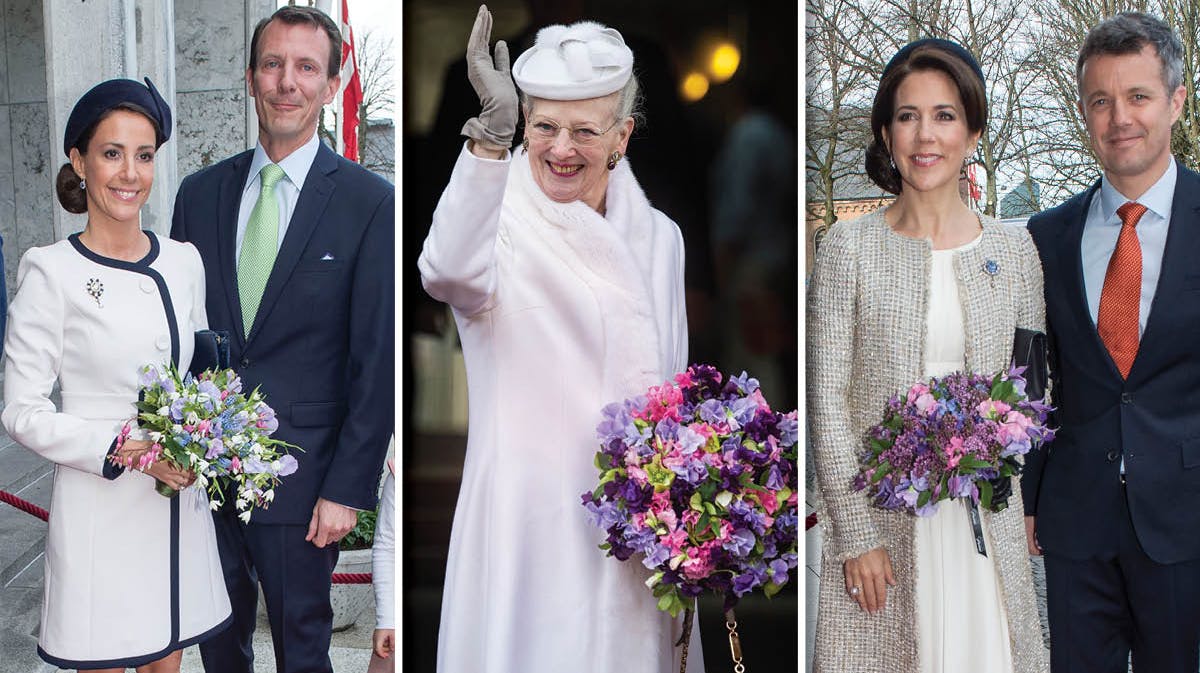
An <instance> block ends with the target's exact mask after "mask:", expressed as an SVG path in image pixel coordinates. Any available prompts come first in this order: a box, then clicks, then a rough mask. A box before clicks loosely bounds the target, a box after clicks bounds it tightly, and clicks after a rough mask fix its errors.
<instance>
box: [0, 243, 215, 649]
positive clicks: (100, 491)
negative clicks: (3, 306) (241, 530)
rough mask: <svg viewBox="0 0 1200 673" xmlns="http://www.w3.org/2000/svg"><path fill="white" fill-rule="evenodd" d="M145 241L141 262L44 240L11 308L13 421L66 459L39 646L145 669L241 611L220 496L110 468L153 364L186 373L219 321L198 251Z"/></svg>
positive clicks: (24, 438)
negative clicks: (220, 544)
mask: <svg viewBox="0 0 1200 673" xmlns="http://www.w3.org/2000/svg"><path fill="white" fill-rule="evenodd" d="M146 235H147V236H148V237H149V239H150V252H149V253H148V254H147V255H146V257H144V258H143V259H141V260H139V261H137V262H125V261H121V260H115V259H110V258H106V257H102V256H100V255H97V254H96V253H94V252H92V251H91V250H89V249H87V248H86V247H85V246H84V245H83V244H82V243H81V242H80V241H79V239H78V236H77V235H73V236H71V237H69V238H68V239H67V240H63V241H59V242H58V243H55V244H53V245H48V246H45V247H40V248H32V249H30V250H29V251H28V252H26V253H25V255H24V256H23V257H22V258H21V262H20V267H19V269H18V271H17V290H16V295H15V296H14V298H13V301H12V304H11V306H10V308H9V323H8V332H7V335H6V337H5V342H4V366H5V376H4V400H5V407H4V412H3V414H2V415H0V420H2V421H3V424H4V427H5V429H6V430H7V431H8V433H9V434H10V435H11V436H12V438H13V439H14V440H16V441H17V443H19V444H21V445H22V446H24V447H26V448H28V449H29V450H31V451H33V452H35V453H37V454H39V455H41V456H43V457H44V458H46V459H48V460H50V461H52V462H54V463H55V464H56V468H55V472H54V485H53V491H52V495H51V502H50V524H49V535H48V538H47V540H46V559H45V597H44V603H43V606H42V622H41V634H40V637H39V639H38V653H39V654H40V655H41V656H42V658H43V659H45V660H46V661H48V662H50V663H52V664H56V665H58V666H60V667H62V668H98V667H113V668H116V667H133V666H138V665H141V664H144V663H147V662H150V661H154V660H156V659H159V658H161V657H163V656H165V655H167V654H169V653H170V652H172V651H174V650H176V649H180V648H181V647H185V646H187V645H189V644H191V643H194V642H198V641H199V640H202V639H204V638H205V637H207V636H208V635H210V634H212V633H215V632H216V631H218V630H220V629H221V628H223V627H224V626H226V625H227V624H228V623H229V620H230V606H229V598H228V595H227V594H226V591H225V583H224V579H223V576H222V574H221V564H220V560H219V558H218V556H217V547H216V538H215V536H214V533H213V523H212V517H211V515H210V513H209V508H208V499H207V496H206V495H205V493H204V492H203V491H202V490H201V489H200V488H199V487H198V486H192V487H190V488H187V489H185V490H184V491H182V492H181V493H180V494H179V495H178V496H177V497H175V498H171V499H168V498H164V497H163V496H161V495H159V494H158V493H156V492H155V491H154V479H153V478H152V477H150V476H148V475H145V474H142V473H140V472H137V471H126V472H125V473H124V474H118V475H117V476H115V478H109V477H111V476H112V475H113V472H114V470H113V469H112V468H111V466H110V467H109V468H108V470H106V468H105V464H106V456H107V454H108V453H109V451H110V449H111V448H112V446H113V441H114V439H115V437H116V435H117V433H118V431H119V430H120V428H121V425H122V424H123V423H124V421H126V420H128V419H130V418H132V417H133V415H134V413H135V409H134V403H135V402H136V401H137V397H138V372H139V369H140V368H141V367H142V366H143V365H147V364H156V365H162V364H164V363H165V362H167V361H168V360H169V359H171V358H175V359H176V361H177V363H178V364H179V365H180V367H181V368H186V367H187V365H188V363H189V362H190V361H191V357H192V351H193V347H194V332H195V330H197V329H202V328H204V327H206V325H207V320H206V317H205V310H204V267H203V266H202V264H201V262H200V257H199V255H198V254H197V252H196V249H195V248H194V247H192V246H191V245H190V244H184V243H177V242H175V241H172V240H169V239H160V238H159V237H158V236H156V235H155V234H153V233H150V232H146ZM56 383H57V384H58V386H59V388H60V390H61V393H62V408H61V409H56V408H55V406H54V404H53V402H52V401H51V400H50V394H51V391H52V389H53V388H54V386H55V384H56Z"/></svg>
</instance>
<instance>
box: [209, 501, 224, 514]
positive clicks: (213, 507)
mask: <svg viewBox="0 0 1200 673" xmlns="http://www.w3.org/2000/svg"><path fill="white" fill-rule="evenodd" d="M220 507H221V503H219V502H217V501H216V500H209V501H208V508H209V509H211V510H212V511H214V512H215V511H217V509H219V508H220Z"/></svg>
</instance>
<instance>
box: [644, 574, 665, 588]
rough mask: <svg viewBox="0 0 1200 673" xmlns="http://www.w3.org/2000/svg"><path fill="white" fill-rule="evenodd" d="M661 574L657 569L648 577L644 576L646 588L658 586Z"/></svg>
mask: <svg viewBox="0 0 1200 673" xmlns="http://www.w3.org/2000/svg"><path fill="white" fill-rule="evenodd" d="M663 574H664V573H663V571H661V570H659V571H658V572H656V573H654V574H653V575H651V576H650V577H648V578H646V588H648V589H653V588H655V587H656V586H658V583H659V582H662V578H663Z"/></svg>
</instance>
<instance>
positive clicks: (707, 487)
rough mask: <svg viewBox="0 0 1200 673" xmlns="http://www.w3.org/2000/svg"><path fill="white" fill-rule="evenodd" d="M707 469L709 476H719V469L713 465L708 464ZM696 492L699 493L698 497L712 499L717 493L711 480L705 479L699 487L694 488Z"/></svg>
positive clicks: (715, 486)
mask: <svg viewBox="0 0 1200 673" xmlns="http://www.w3.org/2000/svg"><path fill="white" fill-rule="evenodd" d="M708 469H709V476H711V477H714V478H719V476H720V474H721V471H720V470H718V469H717V468H715V467H712V466H711V465H710V466H709V468H708ZM713 472H716V474H715V475H714V474H713ZM696 492H697V493H699V494H700V497H702V498H704V499H705V500H712V499H713V498H714V497H716V495H717V485H716V484H715V483H713V482H711V481H706V482H704V483H702V484H700V487H699V488H697V489H696Z"/></svg>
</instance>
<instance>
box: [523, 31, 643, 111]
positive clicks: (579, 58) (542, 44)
mask: <svg viewBox="0 0 1200 673" xmlns="http://www.w3.org/2000/svg"><path fill="white" fill-rule="evenodd" d="M512 74H513V79H514V80H516V82H517V86H519V87H521V90H522V91H524V92H525V93H526V94H528V95H530V96H534V97H536V98H545V99H547V100H583V99H585V98H598V97H600V96H607V95H608V94H610V93H613V92H614V91H619V90H620V89H621V87H623V86H625V83H626V82H628V81H629V77H630V75H631V74H633V52H632V51H630V50H629V47H627V46H625V40H624V39H622V38H621V34H620V33H618V32H617V31H616V30H614V29H612V28H608V27H607V26H603V25H601V24H599V23H596V22H594V21H580V22H578V23H573V24H571V25H569V26H563V25H554V26H546V27H545V28H542V29H541V30H539V31H538V34H537V40H536V41H535V43H534V45H533V47H532V48H530V49H529V50H527V51H526V52H525V53H523V54H521V56H520V58H518V59H517V62H516V63H515V64H513V69H512Z"/></svg>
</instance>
